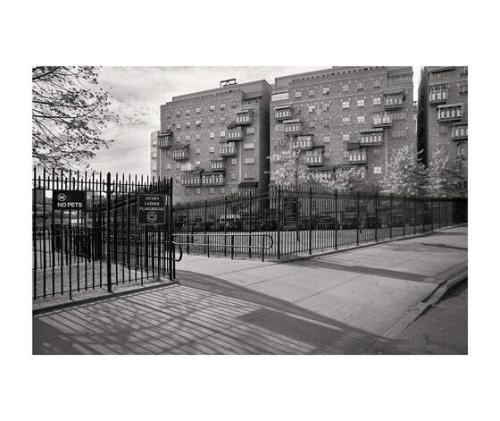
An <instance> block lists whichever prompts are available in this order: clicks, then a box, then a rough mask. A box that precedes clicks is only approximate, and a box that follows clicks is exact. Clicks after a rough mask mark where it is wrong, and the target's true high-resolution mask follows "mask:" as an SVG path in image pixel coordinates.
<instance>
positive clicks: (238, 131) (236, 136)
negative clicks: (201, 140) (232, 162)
mask: <svg viewBox="0 0 500 421" xmlns="http://www.w3.org/2000/svg"><path fill="white" fill-rule="evenodd" d="M227 138H228V139H229V140H233V141H235V140H243V139H244V138H245V134H244V133H243V129H242V128H241V127H240V126H236V127H230V128H228V129H227Z"/></svg>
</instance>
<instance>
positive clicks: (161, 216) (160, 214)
mask: <svg viewBox="0 0 500 421" xmlns="http://www.w3.org/2000/svg"><path fill="white" fill-rule="evenodd" d="M137 220H138V223H139V224H144V225H162V224H164V223H165V195H162V194H139V198H138V201H137Z"/></svg>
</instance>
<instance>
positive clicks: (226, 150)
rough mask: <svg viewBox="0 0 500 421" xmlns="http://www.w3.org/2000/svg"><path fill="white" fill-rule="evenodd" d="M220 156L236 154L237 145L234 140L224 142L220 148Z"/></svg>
mask: <svg viewBox="0 0 500 421" xmlns="http://www.w3.org/2000/svg"><path fill="white" fill-rule="evenodd" d="M219 155H220V156H236V146H235V145H234V143H233V142H229V143H223V144H221V145H220V149H219Z"/></svg>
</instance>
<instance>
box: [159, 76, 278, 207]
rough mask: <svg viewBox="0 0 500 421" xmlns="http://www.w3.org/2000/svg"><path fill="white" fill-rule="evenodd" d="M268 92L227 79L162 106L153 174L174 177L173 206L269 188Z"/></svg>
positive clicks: (263, 85) (265, 87) (256, 85)
mask: <svg viewBox="0 0 500 421" xmlns="http://www.w3.org/2000/svg"><path fill="white" fill-rule="evenodd" d="M271 90H272V88H271V86H270V85H269V83H267V82H266V81H265V80H259V81H254V82H248V83H242V84H238V83H236V80H235V79H230V80H226V81H222V82H221V84H220V87H218V88H216V89H211V90H207V91H203V92H196V93H191V94H187V95H181V96H177V97H173V98H172V101H170V102H167V103H166V104H164V105H162V106H161V109H160V114H161V124H160V127H161V129H160V131H159V132H155V133H153V134H152V137H151V174H152V175H154V176H160V177H164V176H165V177H173V179H174V186H175V187H174V202H186V201H195V200H205V199H210V198H213V197H217V196H223V195H225V194H231V193H240V192H248V191H261V190H265V189H267V186H268V184H269V171H268V167H269V163H268V162H269V161H268V159H267V157H268V155H269V102H270V96H271Z"/></svg>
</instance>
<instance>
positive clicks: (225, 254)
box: [224, 196, 227, 256]
mask: <svg viewBox="0 0 500 421" xmlns="http://www.w3.org/2000/svg"><path fill="white" fill-rule="evenodd" d="M226 234H227V196H224V256H227V249H226V245H227V237H226Z"/></svg>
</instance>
